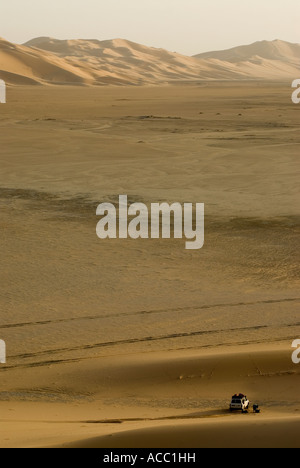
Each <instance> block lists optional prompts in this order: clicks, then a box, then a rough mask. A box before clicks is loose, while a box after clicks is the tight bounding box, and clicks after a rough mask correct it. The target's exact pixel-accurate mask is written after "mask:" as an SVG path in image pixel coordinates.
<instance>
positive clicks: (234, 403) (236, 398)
mask: <svg viewBox="0 0 300 468" xmlns="http://www.w3.org/2000/svg"><path fill="white" fill-rule="evenodd" d="M249 406H250V401H249V400H248V398H247V397H246V395H243V394H242V393H239V394H236V395H233V397H232V400H231V403H230V411H242V412H243V413H244V412H246V411H248V409H249Z"/></svg>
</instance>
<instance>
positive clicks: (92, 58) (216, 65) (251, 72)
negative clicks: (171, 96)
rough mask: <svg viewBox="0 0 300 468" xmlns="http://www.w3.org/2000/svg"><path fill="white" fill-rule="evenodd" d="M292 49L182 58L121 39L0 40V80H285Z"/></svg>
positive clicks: (290, 74)
mask: <svg viewBox="0 0 300 468" xmlns="http://www.w3.org/2000/svg"><path fill="white" fill-rule="evenodd" d="M299 48H300V46H299V45H298V44H289V43H285V42H283V41H274V42H266V41H264V42H262V43H256V44H253V45H251V46H243V47H239V48H236V49H233V50H230V51H224V52H212V53H207V54H201V55H199V56H195V57H187V56H184V55H181V54H178V53H175V52H169V51H166V50H163V49H155V48H153V47H146V46H143V45H141V44H136V43H133V42H130V41H126V40H123V39H114V40H111V41H97V40H80V39H78V40H57V39H53V38H48V37H41V38H36V39H33V40H31V41H29V42H27V43H26V44H24V45H15V44H11V43H9V42H7V41H5V40H4V39H0V61H1V68H0V74H1V76H2V78H3V79H4V78H5V79H6V80H7V83H9V84H24V85H26V84H35V83H40V84H73V85H105V84H114V85H116V84H117V85H126V84H127V85H129V84H131V85H143V84H152V85H155V84H162V83H164V84H167V83H173V82H186V81H191V82H195V81H201V80H210V81H211V80H212V81H214V80H246V79H268V80H270V79H271V80H289V81H292V80H293V79H295V77H296V76H297V71H298V69H299Z"/></svg>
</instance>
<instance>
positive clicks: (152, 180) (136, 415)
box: [0, 83, 300, 447]
mask: <svg viewBox="0 0 300 468" xmlns="http://www.w3.org/2000/svg"><path fill="white" fill-rule="evenodd" d="M290 91H291V90H290V88H289V85H286V84H282V85H280V84H276V85H275V84H272V83H270V84H249V83H244V84H242V85H239V86H237V85H236V84H227V85H224V84H222V85H220V84H218V85H207V86H199V87H186V86H178V87H163V88H150V87H147V88H126V87H124V88H115V89H113V88H101V89H94V88H63V89H62V88H50V87H48V88H43V87H28V88H26V87H24V88H9V89H8V99H7V100H8V104H6V105H4V106H2V105H1V107H0V132H1V146H0V164H1V173H0V187H1V188H0V204H1V236H2V237H1V272H0V284H1V291H0V307H1V318H0V339H4V340H5V341H6V343H7V349H8V359H7V366H6V367H3V366H1V367H0V374H1V388H0V399H1V402H0V419H1V420H2V421H1V429H0V430H1V441H0V445H1V446H57V445H63V444H76V445H79V446H80V445H81V446H82V445H83V446H85V445H86V446H88V445H90V444H92V445H94V446H108V445H109V446H118V445H126V446H131V445H132V444H136V445H138V446H140V445H145V446H149V445H150V446H151V444H156V443H157V442H156V441H158V438H159V441H160V443H161V444H162V445H168V446H174V447H176V446H185V445H186V443H187V442H188V444H189V443H191V444H192V445H195V444H197V446H203V445H204V446H205V445H206V446H210V445H211V446H213V445H230V444H231V442H232V441H231V442H230V441H229V439H228V429H231V430H232V433H233V439H234V440H236V441H238V442H239V444H243V442H244V437H243V434H244V433H245V432H247V434H249V437H248V439H247V440H246V441H245V445H247V446H253V445H256V444H257V445H268V446H269V445H270V446H273V445H278V444H279V445H280V444H282V445H284V446H290V445H293V446H295V445H297V441H296V440H295V438H294V434H295V426H297V427H298V425H299V420H298V410H299V409H300V408H299V398H298V381H299V369H300V368H299V366H295V365H294V364H293V363H292V361H291V352H292V350H291V343H292V341H293V340H294V339H296V338H299V334H300V330H299V270H298V265H299V261H298V260H299V257H298V252H299V216H298V204H299V203H298V202H299V192H298V186H299V173H298V168H299V162H298V159H299V156H298V155H299V124H298V114H297V112H298V108H297V106H295V105H293V104H291V100H290ZM145 116H148V118H145ZM123 193H124V194H128V195H129V198H130V201H142V202H145V203H147V204H149V203H151V202H155V201H165V200H166V201H169V202H173V201H179V202H186V201H189V202H194V203H195V202H204V203H205V204H206V244H205V248H204V249H203V250H201V251H199V252H198V251H195V252H187V251H185V249H184V242H183V241H178V240H176V241H174V240H170V241H166V240H158V241H141V240H139V241H131V240H128V241H108V242H101V241H100V240H99V239H98V238H97V237H96V234H95V228H96V223H97V218H96V216H95V210H96V206H97V204H98V203H100V202H102V201H117V196H118V195H119V194H123ZM235 392H247V393H248V396H249V398H250V399H251V401H255V402H256V401H257V402H258V403H260V404H261V405H262V406H263V413H262V414H261V415H260V416H253V415H248V416H245V418H244V415H232V416H231V415H228V413H227V412H226V410H227V408H228V404H229V399H230V397H231V395H232V394H233V393H235ZM212 416H215V417H213V418H212ZM174 417H176V418H179V419H174ZM191 417H192V419H190V418H191ZM162 418H171V419H166V420H164V419H162ZM187 418H188V419H187ZM132 419H134V421H130V420H132ZM106 420H109V422H108V423H105V421H106ZM116 420H117V421H116ZM128 420H129V421H128ZM51 421H52V422H51ZM90 421H91V422H90ZM95 421H96V423H95ZM99 421H100V422H101V423H99ZM103 421H104V423H103ZM97 422H98V423H97ZM120 422H121V424H120ZM232 426H233V427H232ZM269 427H270V429H269ZM297 427H296V429H297ZM248 430H249V431H248ZM132 431H135V432H133V433H132ZM136 431H138V434H137V432H136ZM203 431H205V434H204V433H203ZM296 432H297V431H296ZM110 434H116V435H115V436H114V437H110V438H109V439H107V436H109V435H110ZM216 434H217V435H216ZM257 434H259V440H258V438H257ZM187 435H188V437H187ZM90 439H93V440H92V442H90V441H89V440H90ZM95 439H96V440H95ZM133 441H134V442H133ZM191 441H192V442H191Z"/></svg>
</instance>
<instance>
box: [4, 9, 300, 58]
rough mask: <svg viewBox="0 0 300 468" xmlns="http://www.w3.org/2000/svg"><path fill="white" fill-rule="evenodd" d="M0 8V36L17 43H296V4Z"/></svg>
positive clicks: (178, 47)
mask: <svg viewBox="0 0 300 468" xmlns="http://www.w3.org/2000/svg"><path fill="white" fill-rule="evenodd" d="M0 8H1V10H0V36H1V37H4V38H5V39H7V40H9V41H12V42H17V43H23V42H25V41H27V40H29V39H32V38H34V37H37V36H51V37H56V38H58V39H78V38H83V39H87V38H88V39H100V40H104V39H113V38H123V39H129V40H132V41H135V42H139V43H142V44H145V45H148V46H154V47H163V48H166V49H168V50H170V51H176V52H181V53H184V54H188V55H192V54H196V53H200V52H206V51H209V50H215V49H226V48H229V47H234V46H237V45H241V44H248V43H251V42H255V41H258V40H263V39H266V40H273V39H283V40H286V41H290V42H300V32H299V31H300V1H299V0H84V1H79V0H2V1H1V5H0Z"/></svg>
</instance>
